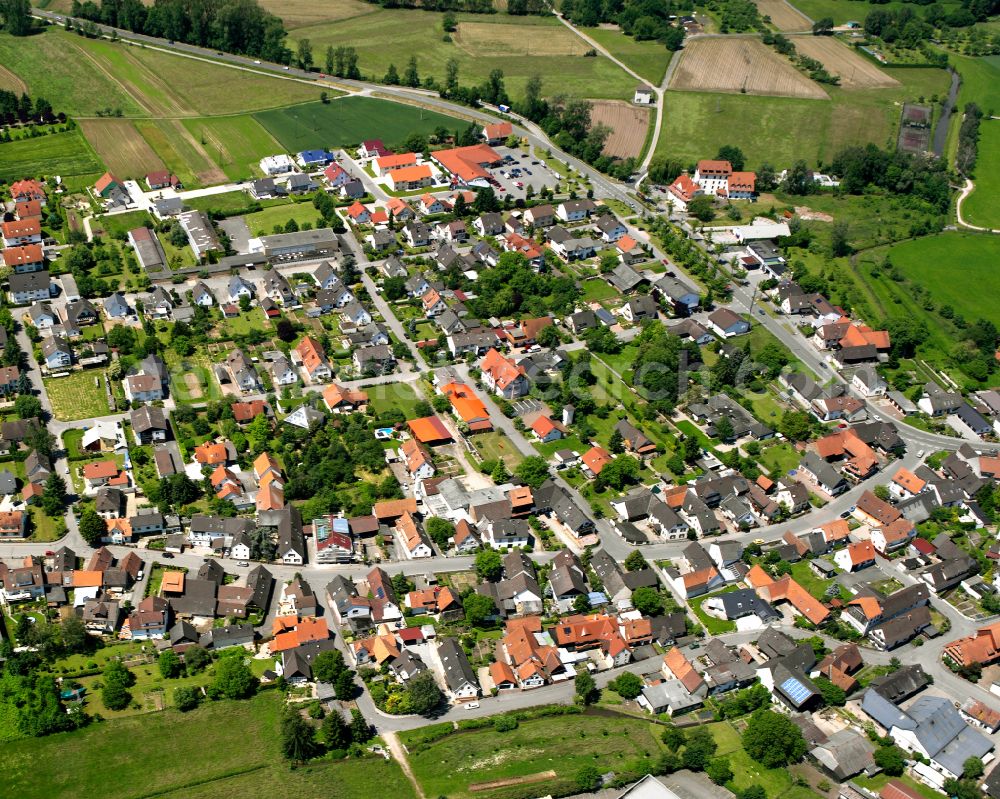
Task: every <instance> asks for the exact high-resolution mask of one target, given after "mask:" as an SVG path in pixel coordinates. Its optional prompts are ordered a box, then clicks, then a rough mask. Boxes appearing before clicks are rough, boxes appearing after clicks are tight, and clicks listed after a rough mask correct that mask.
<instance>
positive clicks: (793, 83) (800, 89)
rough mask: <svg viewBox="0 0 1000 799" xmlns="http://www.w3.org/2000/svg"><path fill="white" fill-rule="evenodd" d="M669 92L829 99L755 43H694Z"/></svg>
mask: <svg viewBox="0 0 1000 799" xmlns="http://www.w3.org/2000/svg"><path fill="white" fill-rule="evenodd" d="M670 88H671V89H679V90H686V91H703V92H731V93H732V92H735V93H740V94H743V93H745V94H751V95H771V96H774V97H797V98H802V99H811V100H825V99H827V97H828V95H827V93H826V92H825V91H823V89H821V88H820V86H819V84H817V83H815V82H813V81H811V80H810V79H809V78H807V77H806V76H805V75H803V74H802V73H801V72H799V71H798V70H797V69H795V67H793V66H792V65H791V64H790V63H789V62H788V61H786V60H785V59H784V58H783V57H782V56H780V55H778V54H777V53H776V52H775V51H774V50H772V49H771V48H770V47H768V46H767V45H765V44H763V43H761V42H759V41H757V40H756V39H744V38H739V39H737V38H724V39H695V40H694V41H692V42H690V43H689V44H688V45H687V47H685V49H684V51H683V54H682V55H681V60H680V63H679V64H678V66H677V69H676V70H675V71H674V74H673V77H672V78H671V80H670Z"/></svg>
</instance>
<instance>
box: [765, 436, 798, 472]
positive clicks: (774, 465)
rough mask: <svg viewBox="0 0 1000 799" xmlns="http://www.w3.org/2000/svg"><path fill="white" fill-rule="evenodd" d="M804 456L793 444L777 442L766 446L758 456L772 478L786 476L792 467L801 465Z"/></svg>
mask: <svg viewBox="0 0 1000 799" xmlns="http://www.w3.org/2000/svg"><path fill="white" fill-rule="evenodd" d="M801 458H802V456H801V455H799V453H798V452H797V451H796V449H795V447H793V446H792V445H791V444H784V443H782V444H775V445H774V446H773V447H765V448H764V449H762V450H761V452H760V457H758V458H757V460H758V462H759V463H760V465H761V466H763V467H764V468H765V469H767V473H768V474H769V475H770V476H771V478H772V479H777V478H779V477H784V476H785V475H786V474H788V472H790V471H791V470H792V469H795V468H797V467H798V465H799V461H800V460H801Z"/></svg>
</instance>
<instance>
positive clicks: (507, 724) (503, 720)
mask: <svg viewBox="0 0 1000 799" xmlns="http://www.w3.org/2000/svg"><path fill="white" fill-rule="evenodd" d="M518 723H519V722H518V720H517V718H515V717H514V716H512V715H510V714H509V713H504V714H503V715H501V716H496V717H495V718H494V719H493V729H495V730H496V731H497V732H510V731H511V730H516V729H517V727H518Z"/></svg>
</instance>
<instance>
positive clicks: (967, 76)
mask: <svg viewBox="0 0 1000 799" xmlns="http://www.w3.org/2000/svg"><path fill="white" fill-rule="evenodd" d="M948 60H949V61H950V62H951V63H953V64H954V65H955V68H956V69H957V70H958V72H959V74H960V75H961V76H962V86H961V88H960V89H959V90H958V109H959V111H961V109H963V108H964V107H965V104H966V103H976V104H977V105H978V106H979V108H980V110H981V111H982V112H983V113H984V114H985V115H987V116H989V115H990V114H996V113H997V112H998V111H1000V99H998V98H997V82H998V81H1000V59H997V58H996V57H995V56H987V57H986V58H972V57H971V56H965V55H956V54H954V53H948Z"/></svg>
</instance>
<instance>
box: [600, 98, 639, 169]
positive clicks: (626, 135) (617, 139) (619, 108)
mask: <svg viewBox="0 0 1000 799" xmlns="http://www.w3.org/2000/svg"><path fill="white" fill-rule="evenodd" d="M649 114H650V110H649V109H648V108H639V107H637V106H634V105H632V104H631V103H625V102H622V101H621V100H594V101H592V104H591V109H590V121H591V123H592V124H595V125H596V124H600V125H607V126H608V127H609V128H611V130H612V131H613V132H612V134H611V135H610V136H608V139H607V141H606V142H604V154H605V155H610V156H613V157H615V158H638V157H639V156H640V155H642V145H643V143H644V142H645V141H646V131H648V130H649Z"/></svg>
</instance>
